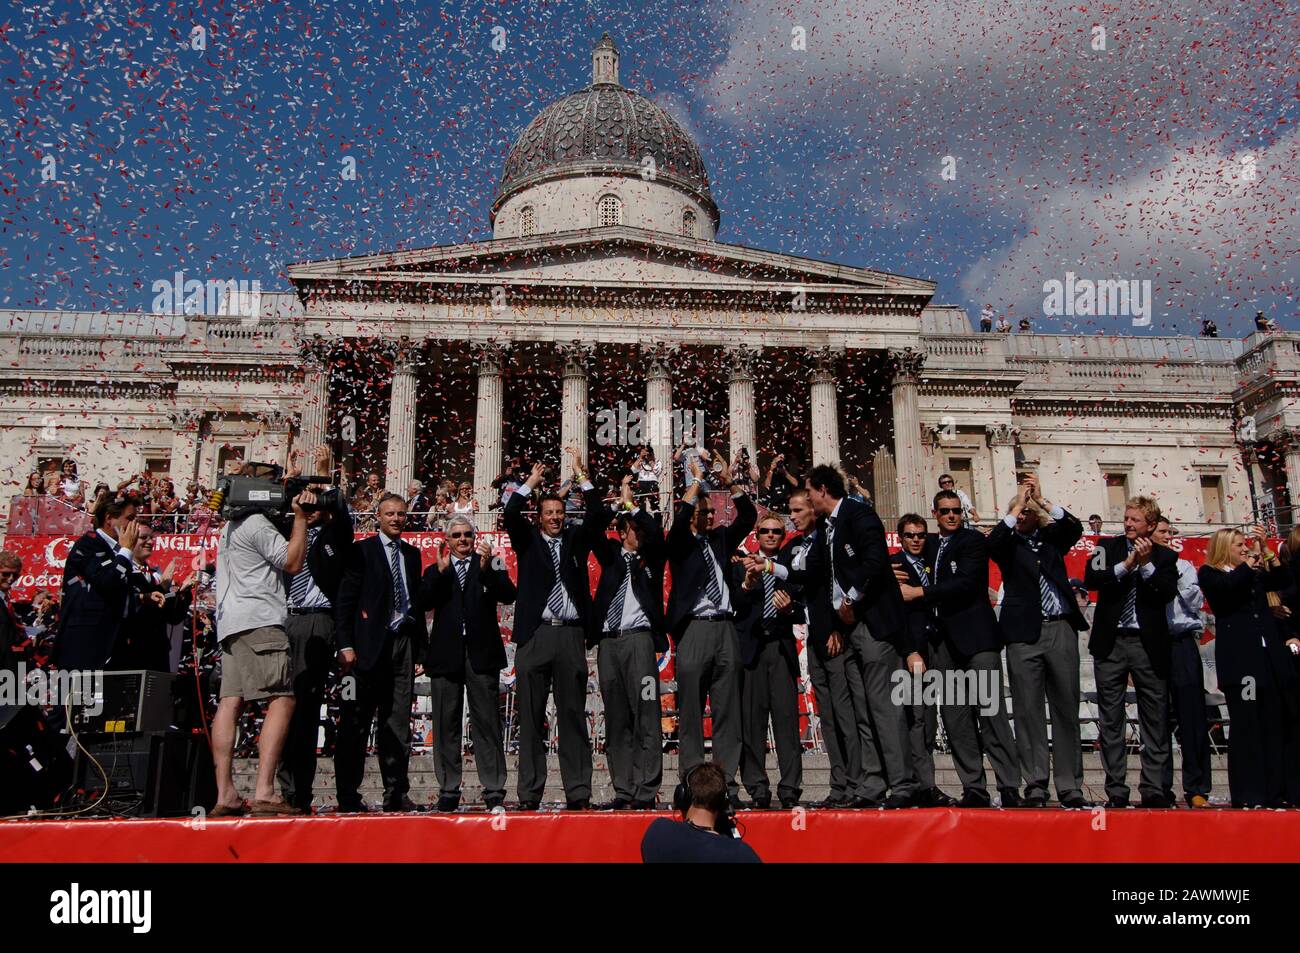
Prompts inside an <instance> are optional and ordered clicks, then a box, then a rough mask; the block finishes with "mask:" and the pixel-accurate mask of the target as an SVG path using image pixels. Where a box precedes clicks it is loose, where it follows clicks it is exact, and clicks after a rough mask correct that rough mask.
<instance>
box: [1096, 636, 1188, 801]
mask: <svg viewBox="0 0 1300 953" xmlns="http://www.w3.org/2000/svg"><path fill="white" fill-rule="evenodd" d="M1130 633H1131V634H1130ZM1093 668H1094V670H1095V671H1096V673H1097V716H1098V717H1097V720H1098V734H1100V735H1101V763H1102V766H1103V767H1104V768H1105V769H1106V796H1107V797H1113V798H1119V799H1121V800H1127V799H1128V796H1129V786H1128V783H1127V780H1126V775H1127V774H1128V752H1127V751H1126V750H1125V746H1124V722H1125V713H1124V696H1125V693H1126V692H1127V691H1128V680H1129V676H1130V675H1131V676H1132V677H1133V689H1134V691H1135V692H1136V694H1137V709H1138V729H1139V731H1140V733H1141V739H1142V775H1141V778H1140V780H1139V782H1138V791H1139V792H1140V793H1141V794H1142V797H1144V798H1147V797H1152V796H1156V795H1159V796H1163V794H1164V790H1165V785H1164V776H1165V773H1166V769H1167V766H1168V763H1169V758H1170V752H1169V682H1168V680H1167V679H1165V678H1162V677H1160V676H1159V675H1157V674H1156V670H1155V668H1153V667H1152V665H1151V659H1150V658H1149V657H1148V656H1147V650H1146V649H1145V648H1144V647H1143V646H1142V639H1141V638H1140V637H1139V636H1138V634H1137V632H1136V631H1134V630H1125V629H1121V630H1120V631H1119V633H1118V634H1117V635H1116V636H1115V645H1114V647H1112V648H1111V650H1110V654H1109V655H1107V656H1106V657H1105V658H1094V659H1093Z"/></svg>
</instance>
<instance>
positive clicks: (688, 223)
mask: <svg viewBox="0 0 1300 953" xmlns="http://www.w3.org/2000/svg"><path fill="white" fill-rule="evenodd" d="M682 234H683V235H689V236H690V237H691V238H694V237H695V213H694V212H692V211H691V210H690V209H686V210H685V211H684V212H682Z"/></svg>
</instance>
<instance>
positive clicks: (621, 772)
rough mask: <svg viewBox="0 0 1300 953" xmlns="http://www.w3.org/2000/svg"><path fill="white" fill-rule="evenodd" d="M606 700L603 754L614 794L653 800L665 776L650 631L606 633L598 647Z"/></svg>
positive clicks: (602, 688)
mask: <svg viewBox="0 0 1300 953" xmlns="http://www.w3.org/2000/svg"><path fill="white" fill-rule="evenodd" d="M596 670H597V671H598V672H599V674H600V695H601V698H603V699H604V701H605V757H606V758H607V759H608V761H609V777H610V780H611V781H612V782H613V783H614V793H615V794H616V795H617V796H618V797H620V798H623V799H624V800H627V801H641V802H647V803H654V801H655V798H657V797H658V795H659V786H660V784H661V783H662V782H663V775H664V751H663V732H662V730H661V729H660V723H659V718H660V712H659V666H658V665H657V664H656V661H655V645H654V635H653V634H652V633H651V632H650V630H649V629H644V630H641V631H633V632H627V633H624V634H623V635H617V636H616V635H607V636H606V637H605V638H603V639H601V642H600V648H598V649H597V650H596Z"/></svg>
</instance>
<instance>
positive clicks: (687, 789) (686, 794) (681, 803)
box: [673, 761, 740, 837]
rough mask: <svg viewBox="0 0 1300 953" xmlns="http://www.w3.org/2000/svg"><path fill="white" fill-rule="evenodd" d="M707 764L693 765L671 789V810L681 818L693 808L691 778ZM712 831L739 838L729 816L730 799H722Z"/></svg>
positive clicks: (734, 824) (733, 821)
mask: <svg viewBox="0 0 1300 953" xmlns="http://www.w3.org/2000/svg"><path fill="white" fill-rule="evenodd" d="M708 763H709V762H707V761H701V762H700V763H699V764H697V765H694V766H693V767H692V768H691V769H690V770H688V771H687V772H686V774H684V775H683V776H682V779H681V780H680V781H678V782H677V787H675V788H673V808H674V809H675V810H676V811H677V812H678V813H679V814H681V815H682V817H683V818H684V817H685V816H686V813H687V812H688V811H689V810H690V809H691V807H692V806H693V798H692V797H691V776H692V775H694V774H695V772H696V771H698V770H700V768H702V767H704V766H705V765H706V764H708ZM713 829H714V830H715V831H717V832H718V833H719V834H721V835H722V836H723V837H739V836H740V835H739V834H737V833H736V822H735V818H734V817H732V814H731V798H730V797H724V798H723V807H722V810H721V811H719V812H718V815H717V820H716V821H714V824H713Z"/></svg>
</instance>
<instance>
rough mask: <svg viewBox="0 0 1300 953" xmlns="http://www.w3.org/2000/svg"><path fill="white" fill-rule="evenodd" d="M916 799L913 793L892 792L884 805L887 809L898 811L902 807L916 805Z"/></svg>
mask: <svg viewBox="0 0 1300 953" xmlns="http://www.w3.org/2000/svg"><path fill="white" fill-rule="evenodd" d="M915 806H916V799H915V798H914V797H913V795H911V794H891V795H889V797H887V798H885V802H884V804H883V807H884V808H885V810H887V811H896V810H898V809H899V808H901V807H915Z"/></svg>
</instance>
